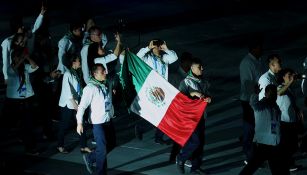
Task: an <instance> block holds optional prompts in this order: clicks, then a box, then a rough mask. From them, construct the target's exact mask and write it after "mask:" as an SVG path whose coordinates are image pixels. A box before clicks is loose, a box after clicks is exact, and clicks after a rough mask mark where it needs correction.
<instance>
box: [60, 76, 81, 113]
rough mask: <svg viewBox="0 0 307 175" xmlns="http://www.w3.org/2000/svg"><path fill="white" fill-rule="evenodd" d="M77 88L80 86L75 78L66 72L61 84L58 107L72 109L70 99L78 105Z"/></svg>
mask: <svg viewBox="0 0 307 175" xmlns="http://www.w3.org/2000/svg"><path fill="white" fill-rule="evenodd" d="M78 86H79V88H81V87H80V85H79V83H78V81H77V79H76V77H75V76H73V75H72V74H71V73H70V71H66V72H65V73H64V76H63V83H62V91H61V96H60V100H59V106H61V107H65V106H67V108H69V109H74V106H73V103H72V102H71V100H72V99H74V100H75V102H76V103H77V104H78V101H77V99H78Z"/></svg>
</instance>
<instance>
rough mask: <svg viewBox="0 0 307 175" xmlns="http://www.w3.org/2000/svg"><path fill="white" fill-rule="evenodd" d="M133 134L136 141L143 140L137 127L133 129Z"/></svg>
mask: <svg viewBox="0 0 307 175" xmlns="http://www.w3.org/2000/svg"><path fill="white" fill-rule="evenodd" d="M134 134H135V137H136V138H137V139H138V140H143V133H142V132H141V131H140V130H139V128H138V126H135V127H134Z"/></svg>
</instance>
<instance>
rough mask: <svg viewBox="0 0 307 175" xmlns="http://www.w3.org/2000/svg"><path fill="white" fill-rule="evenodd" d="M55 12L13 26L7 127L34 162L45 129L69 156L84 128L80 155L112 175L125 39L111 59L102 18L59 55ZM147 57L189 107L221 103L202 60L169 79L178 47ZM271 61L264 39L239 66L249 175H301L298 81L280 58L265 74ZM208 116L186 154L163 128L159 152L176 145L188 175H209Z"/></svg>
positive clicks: (5, 53) (65, 43) (77, 26)
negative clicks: (72, 140)
mask: <svg viewBox="0 0 307 175" xmlns="http://www.w3.org/2000/svg"><path fill="white" fill-rule="evenodd" d="M46 11H47V9H46V7H45V6H42V7H41V12H40V14H39V16H38V17H37V19H36V21H35V23H34V25H33V28H32V29H31V30H29V31H26V30H25V28H24V25H23V23H22V19H16V18H14V19H12V21H11V28H12V35H11V36H9V37H7V38H6V39H5V40H4V41H3V42H2V44H1V46H2V62H3V68H2V72H3V77H4V82H5V84H6V101H5V108H4V112H3V113H4V116H8V114H10V115H12V113H13V114H14V115H12V116H18V118H17V119H15V118H14V119H10V118H7V119H6V120H10V121H7V122H8V123H13V125H19V127H20V128H21V131H20V138H21V141H22V143H23V144H24V146H25V152H26V153H27V154H31V155H38V154H39V151H38V150H37V149H36V139H35V137H33V135H35V133H34V132H35V131H34V128H35V127H34V125H37V124H40V125H41V126H42V128H43V132H42V135H41V137H43V138H46V139H56V140H57V147H56V150H57V151H58V152H59V153H62V154H68V153H69V151H70V150H68V149H67V148H66V147H65V135H66V133H67V131H68V130H70V129H72V127H75V128H76V130H77V133H78V134H79V135H80V152H81V153H82V154H83V160H84V162H85V164H86V168H87V170H88V171H89V172H90V173H93V172H94V170H93V165H94V163H95V164H96V170H95V172H96V173H97V174H107V153H109V152H110V151H111V150H112V149H113V148H114V147H115V146H116V135H115V129H114V126H113V123H112V118H113V117H114V113H116V108H115V106H116V105H118V104H116V103H118V102H115V101H116V99H120V98H121V93H120V84H119V78H118V74H116V73H114V71H115V72H116V71H118V70H114V68H113V67H110V66H109V64H108V63H112V62H118V63H119V64H121V63H122V62H123V59H124V54H125V51H124V49H125V48H124V47H123V44H122V42H121V41H122V35H121V34H120V33H116V34H115V36H114V40H115V47H114V48H113V49H110V50H108V49H107V44H108V38H107V35H106V34H105V33H104V32H103V30H102V29H101V28H100V27H99V26H97V25H96V23H95V20H94V18H92V17H90V18H87V19H85V20H74V21H72V22H71V23H70V28H69V31H67V33H66V34H65V35H64V36H63V37H62V38H61V39H60V40H59V42H58V49H57V50H56V51H55V50H53V49H52V47H51V37H50V33H49V29H48V18H46V17H45V13H46ZM137 56H138V57H139V58H140V59H142V60H143V61H144V62H145V63H146V64H147V65H149V66H150V67H151V68H152V69H153V70H155V71H156V72H157V73H158V74H160V75H161V76H162V77H163V78H164V79H165V80H168V81H169V82H170V83H171V84H172V85H173V86H174V87H176V88H177V89H179V90H180V91H181V92H182V93H183V94H185V95H186V96H188V97H189V98H191V99H203V100H204V101H205V102H207V103H211V100H212V98H213V97H212V96H211V94H210V92H209V84H208V82H207V81H205V80H204V65H203V63H202V61H201V59H199V58H196V57H195V56H193V55H192V54H191V53H188V52H184V53H182V55H181V56H180V59H179V62H180V66H179V68H178V69H177V70H176V71H175V72H173V73H169V66H168V65H169V64H172V63H174V62H176V61H178V56H177V54H176V52H175V51H174V50H170V49H169V48H168V46H167V44H166V41H164V40H161V39H158V38H157V39H152V40H151V41H149V43H148V46H146V47H144V48H141V49H140V50H139V51H138V52H137ZM261 57H262V42H261V41H259V40H254V41H252V42H251V43H250V44H249V53H248V54H247V55H246V56H245V57H244V58H243V59H242V61H241V63H240V66H239V70H240V78H241V95H240V100H241V104H242V109H243V135H242V139H241V140H242V145H243V152H244V153H245V154H246V161H245V163H246V166H245V167H244V168H243V170H242V171H241V173H240V174H253V173H254V172H255V171H256V170H257V168H258V167H260V166H261V165H262V163H263V162H264V161H265V160H268V162H269V165H270V169H271V172H272V174H289V170H292V169H295V168H296V169H297V165H296V164H295V160H294V158H293V155H294V153H296V152H297V150H298V136H299V134H300V131H299V130H298V128H297V123H299V122H302V121H303V114H302V112H301V110H300V109H299V108H298V107H297V105H296V100H295V95H294V93H293V92H292V91H291V85H292V84H293V82H295V81H296V80H297V76H296V73H295V71H293V70H292V69H289V68H282V67H281V58H280V56H279V55H276V54H272V55H269V57H268V59H267V67H268V68H269V69H268V70H267V71H266V72H265V66H264V65H262V62H261V61H260V59H261ZM303 87H305V84H304V81H303V83H302V88H303ZM306 96H307V95H306ZM306 101H307V100H306ZM56 111H58V112H56ZM206 115H207V113H206V112H204V114H203V117H202V118H201V120H200V121H199V123H198V125H197V127H196V129H195V130H194V132H193V133H192V135H191V137H190V138H189V140H188V141H187V143H186V144H185V145H184V146H183V147H181V146H180V145H178V144H177V143H176V142H173V141H171V142H168V140H166V139H165V136H164V133H163V132H162V131H160V130H159V129H158V128H156V132H155V143H157V144H169V143H173V146H172V151H171V155H170V162H176V164H177V168H178V171H179V173H182V174H183V173H186V172H185V168H184V167H185V166H187V165H188V166H190V167H191V168H190V171H191V172H190V173H192V174H205V173H204V171H203V170H202V169H201V168H200V167H201V163H202V157H203V150H204V145H205V121H206ZM54 116H58V119H59V127H58V129H57V131H54V130H53V127H52V119H53V118H54ZM38 119H39V120H38ZM139 120H140V122H139V123H137V124H136V126H135V132H136V133H135V134H136V136H137V138H138V139H140V140H142V137H143V136H142V135H143V133H144V132H145V128H144V126H146V125H144V124H143V123H144V122H145V123H146V121H142V120H144V119H141V118H139ZM19 122H20V123H19ZM7 127H12V126H7ZM75 128H74V129H75ZM8 129H9V128H8ZM89 130H91V131H92V132H93V136H94V138H93V141H94V142H95V144H96V146H95V149H92V148H90V147H89V146H88V145H87V139H88V138H87V134H86V133H87V131H89ZM54 133H57V134H54Z"/></svg>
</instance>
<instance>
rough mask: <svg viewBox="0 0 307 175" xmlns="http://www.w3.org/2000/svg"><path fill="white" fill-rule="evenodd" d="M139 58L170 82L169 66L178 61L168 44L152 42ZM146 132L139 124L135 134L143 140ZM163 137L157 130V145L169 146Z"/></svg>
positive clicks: (157, 41)
mask: <svg viewBox="0 0 307 175" xmlns="http://www.w3.org/2000/svg"><path fill="white" fill-rule="evenodd" d="M137 56H138V57H139V58H141V59H142V60H143V61H144V62H145V63H146V64H148V65H149V66H150V67H151V68H152V69H153V70H155V71H156V72H157V73H159V74H160V75H161V76H162V77H163V78H164V79H166V80H168V65H169V64H172V63H174V62H175V61H177V60H178V57H177V54H176V52H175V51H173V50H169V49H168V47H167V45H166V42H165V41H163V40H161V39H153V40H151V41H150V42H149V45H148V46H147V47H145V48H141V49H140V50H139V52H138V53H137ZM141 120H142V119H141ZM144 130H145V129H144V126H141V125H139V124H137V125H136V126H135V132H136V133H135V134H136V136H137V138H139V139H141V138H142V134H143V132H144ZM163 135H164V133H163V132H162V131H160V130H159V129H158V128H157V129H156V133H155V143H157V144H169V143H168V142H166V141H165V140H164V139H163Z"/></svg>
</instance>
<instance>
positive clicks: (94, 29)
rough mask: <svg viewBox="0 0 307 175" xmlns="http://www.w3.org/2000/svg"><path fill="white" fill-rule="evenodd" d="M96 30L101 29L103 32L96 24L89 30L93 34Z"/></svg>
mask: <svg viewBox="0 0 307 175" xmlns="http://www.w3.org/2000/svg"><path fill="white" fill-rule="evenodd" d="M96 30H99V32H102V30H101V28H100V27H98V26H96V25H95V26H92V27H91V28H89V29H88V32H89V33H90V34H91V33H93V32H95V31H96Z"/></svg>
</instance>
